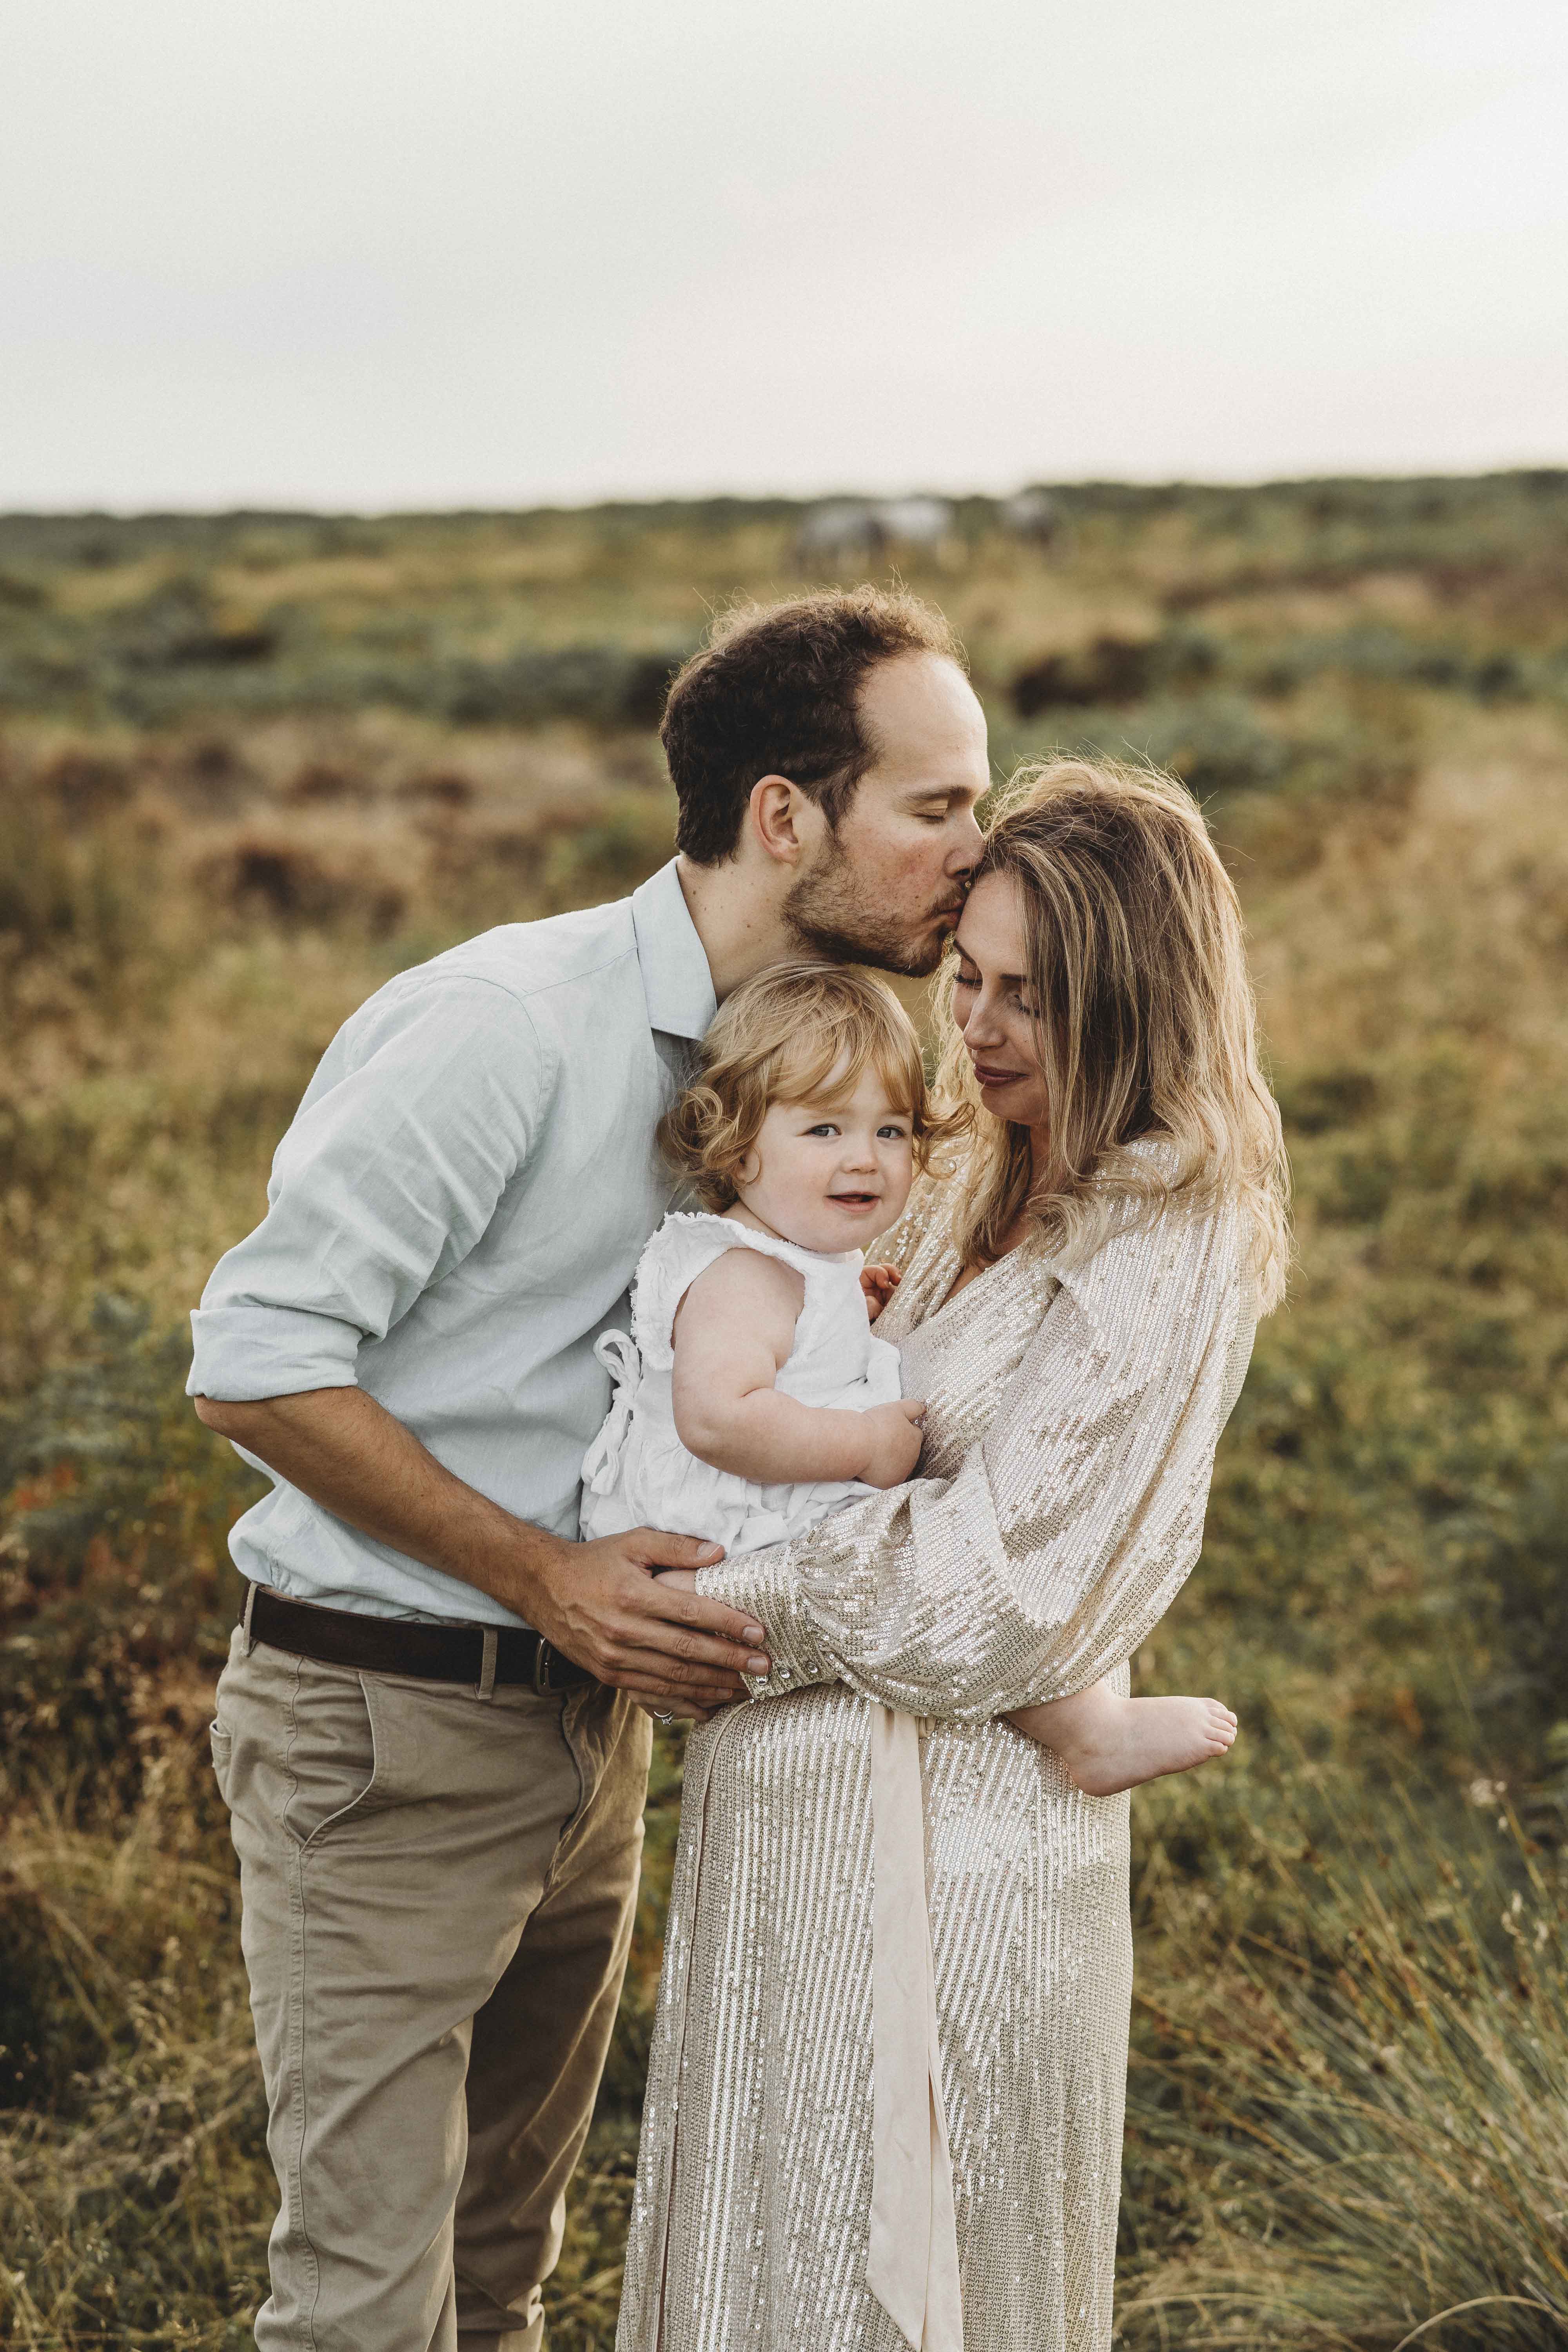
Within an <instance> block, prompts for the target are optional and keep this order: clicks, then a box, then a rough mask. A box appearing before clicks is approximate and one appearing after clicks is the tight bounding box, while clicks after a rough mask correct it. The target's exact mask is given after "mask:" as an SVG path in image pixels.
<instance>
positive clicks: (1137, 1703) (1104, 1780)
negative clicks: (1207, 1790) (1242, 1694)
mask: <svg viewBox="0 0 1568 2352" xmlns="http://www.w3.org/2000/svg"><path fill="white" fill-rule="evenodd" d="M1236 1729H1237V1725H1236V1717H1235V1716H1234V1715H1232V1713H1231V1711H1230V1709H1229V1707H1228V1706H1221V1704H1220V1702H1219V1700H1218V1699H1217V1698H1112V1697H1110V1696H1109V1695H1107V1696H1103V1697H1102V1698H1101V1699H1100V1703H1099V1705H1098V1706H1095V1707H1094V1708H1093V1709H1092V1710H1089V1709H1085V1711H1084V1714H1083V1717H1082V1719H1081V1721H1075V1722H1074V1723H1073V1724H1072V1725H1071V1726H1070V1727H1068V1726H1058V1727H1054V1728H1053V1732H1052V1737H1051V1739H1050V1742H1049V1744H1050V1746H1051V1747H1053V1748H1055V1749H1056V1751H1057V1754H1058V1756H1059V1757H1060V1758H1061V1759H1062V1762H1063V1763H1064V1764H1065V1765H1066V1766H1067V1769H1068V1772H1070V1774H1071V1775H1072V1777H1073V1779H1074V1780H1076V1781H1077V1783H1078V1785H1079V1788H1080V1789H1081V1790H1083V1791H1084V1792H1085V1794H1086V1795H1087V1796H1090V1797H1113V1796H1115V1795H1116V1794H1117V1793H1118V1791H1119V1790H1122V1789H1135V1788H1137V1787H1138V1785H1139V1783H1140V1782H1141V1781H1143V1780H1159V1779H1160V1777H1161V1776H1162V1774H1163V1773H1166V1772H1190V1771H1191V1770H1192V1769H1193V1767H1194V1765H1196V1764H1207V1763H1208V1762H1210V1761H1211V1759H1213V1758H1214V1757H1215V1756H1223V1755H1224V1754H1225V1752H1226V1748H1228V1747H1229V1746H1230V1744H1231V1742H1232V1740H1234V1738H1236Z"/></svg>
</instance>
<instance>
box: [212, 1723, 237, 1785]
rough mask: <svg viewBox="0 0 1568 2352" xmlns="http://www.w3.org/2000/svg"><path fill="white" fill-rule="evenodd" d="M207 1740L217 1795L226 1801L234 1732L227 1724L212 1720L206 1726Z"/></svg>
mask: <svg viewBox="0 0 1568 2352" xmlns="http://www.w3.org/2000/svg"><path fill="white" fill-rule="evenodd" d="M207 1740H208V1744H209V1746H210V1747H211V1748H212V1759H213V1778H214V1780H216V1782H217V1792H218V1795H219V1796H220V1797H221V1798H222V1799H223V1801H224V1803H225V1804H227V1802H228V1768H229V1765H230V1763H231V1761H232V1760H233V1757H234V1734H233V1732H232V1731H231V1730H230V1729H229V1727H228V1726H227V1724H226V1723H220V1722H216V1721H215V1722H213V1723H212V1724H210V1725H209V1726H208V1728H207Z"/></svg>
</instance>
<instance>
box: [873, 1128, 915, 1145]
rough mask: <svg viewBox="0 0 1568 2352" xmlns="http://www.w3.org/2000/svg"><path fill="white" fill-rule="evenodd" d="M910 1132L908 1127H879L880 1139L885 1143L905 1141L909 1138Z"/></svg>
mask: <svg viewBox="0 0 1568 2352" xmlns="http://www.w3.org/2000/svg"><path fill="white" fill-rule="evenodd" d="M909 1132H910V1130H909V1129H908V1128H907V1127H879V1129H877V1135H878V1139H879V1141H880V1142H883V1143H905V1142H907V1141H908V1139H909Z"/></svg>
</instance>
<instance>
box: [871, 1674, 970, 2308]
mask: <svg viewBox="0 0 1568 2352" xmlns="http://www.w3.org/2000/svg"><path fill="white" fill-rule="evenodd" d="M871 1824H872V1834H873V1843H874V1852H875V1860H874V1864H873V1883H872V1909H871V1939H872V1941H871V2035H872V2053H871V2082H872V2149H873V2165H872V2175H871V2246H870V2252H869V2254H868V2258H867V2263H866V2284H867V2285H868V2287H869V2288H870V2290H871V2293H872V2294H874V2295H875V2296H876V2298H877V2300H878V2302H879V2304H880V2305H882V2308H883V2309H884V2311H886V2312H887V2314H888V2316H889V2318H890V2319H891V2320H892V2322H893V2325H894V2326H896V2327H897V2328H898V2329H899V2331H900V2334H901V2335H902V2336H903V2337H904V2339H905V2341H906V2342H907V2343H908V2344H910V2346H912V2347H913V2352H963V2307H962V2305H961V2302H960V2298H959V2289H958V2229H957V2224H956V2222H955V2221H954V2219H953V2210H952V2154H951V2152H950V2150H949V2147H948V2139H947V2116H946V2112H945V2110H944V2108H943V2106H942V2069H941V2059H940V2054H939V2052H938V2048H937V2034H936V1974H935V1970H934V1968H933V1966H932V1962H931V1918H930V1915H929V1913H928V1912H927V1909H926V1854H925V1807H924V1801H923V1797H922V1794H921V1739H920V1730H919V1727H918V1726H917V1724H916V1721H915V1718H914V1717H913V1716H912V1715H902V1714H900V1713H899V1712H898V1711H897V1710H896V1709H894V1708H893V1707H890V1706H876V1705H873V1706H872V1708H871Z"/></svg>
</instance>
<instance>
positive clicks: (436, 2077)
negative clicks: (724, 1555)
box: [213, 1629, 650, 2352]
mask: <svg viewBox="0 0 1568 2352" xmlns="http://www.w3.org/2000/svg"><path fill="white" fill-rule="evenodd" d="M649 1736H650V1735H649V1726H648V1723H647V1717H645V1716H643V1715H642V1714H641V1713H640V1712H639V1710H638V1709H637V1708H636V1707H634V1706H632V1705H631V1704H630V1703H629V1701H627V1700H626V1699H625V1698H623V1697H620V1696H617V1695H616V1693H614V1692H610V1691H605V1690H602V1689H600V1688H599V1687H598V1686H597V1685H590V1686H588V1687H586V1688H584V1689H580V1690H574V1691H569V1692H566V1693H565V1694H563V1695H562V1694H557V1695H555V1696H538V1695H536V1694H535V1693H534V1692H532V1691H531V1690H516V1689H502V1690H497V1691H494V1692H492V1693H491V1694H490V1695H489V1697H481V1696H480V1695H479V1692H478V1690H477V1689H474V1688H471V1687H468V1686H463V1685H455V1684H447V1683H421V1682H415V1681H412V1680H410V1679H408V1678H406V1677H405V1676H402V1675H372V1674H359V1673H355V1672H353V1671H352V1670H351V1669H349V1668H346V1667H341V1666H328V1665H321V1664H317V1663H315V1662H314V1661H313V1660H310V1659H307V1658H296V1657H293V1656H290V1655H289V1654H287V1653H286V1652H284V1651H280V1650H274V1649H270V1648H268V1646H267V1645H266V1644H265V1643H255V1644H254V1645H251V1644H250V1643H248V1642H247V1636H246V1634H245V1633H244V1631H243V1629H239V1630H237V1632H236V1633H235V1636H234V1642H233V1644H232V1646H231V1649H230V1652H229V1660H228V1664H227V1665H226V1667H225V1669H224V1672H223V1675H222V1677H221V1679H220V1681H219V1683H218V1695H217V1720H216V1723H215V1724H214V1726H213V1759H214V1764H215V1767H216V1773H217V1779H218V1785H219V1788H220V1790H222V1793H223V1797H224V1800H225V1802H226V1804H227V1806H228V1808H229V1812H230V1816H231V1822H232V1827H233V1833H234V1843H235V1847H236V1850H237V1853H238V1855H239V1862H240V1886H241V1895H242V1899H243V1924H242V1929H241V1939H242V1943H243V1947H244V1951H245V1961H246V1967H247V1970H248V1972H249V1977H250V2000H251V2010H252V2013H253V2015H254V2017H255V2020H256V2036H257V2042H258V2047H259V2049H260V2053H261V2066H262V2073H263V2075H264V2077H265V2080H266V2085H267V2100H268V2150H269V2152H270V2154H271V2158H272V2162H273V2167H274V2168H275V2170H276V2172H277V2175H278V2181H279V2190H280V2192H281V2200H282V2201H281V2207H280V2210H279V2215H278V2219H277V2221H276V2223H275V2225H274V2227H273V2231H272V2237H271V2242H270V2246H269V2249H268V2261H269V2266H270V2271H271V2285H272V2292H271V2294H270V2296H269V2297H268V2301H267V2302H266V2303H265V2304H264V2305H263V2306H262V2308H261V2311H260V2312H259V2314H258V2317H257V2323H256V2340H257V2343H258V2346H259V2347H262V2352H281V2347H285V2346H287V2347H291V2352H293V2347H308V2352H458V2346H459V2344H460V2346H461V2352H538V2347H540V2346H541V2345H542V2342H543V2333H544V2323H543V2317H542V2307H541V2302H540V2287H541V2284H542V2281H543V2280H544V2279H545V2278H546V2277H547V2276H548V2274H549V2273H550V2271H551V2270H552V2268H553V2266H554V2264H555V2262H556V2259H557V2256H558V2255H559V2253H560V2250H561V2235H562V2227H563V2213H564V2195H565V2188H566V2183H567V2180H568V2178H569V2177H570V2175H571V2172H572V2169H573V2167H574V2165H575V2163H576V2161H577V2158H578V2156H579V2154H580V2153H581V2151H582V2147H583V2141H584V2137H585V2135H586V2132H587V2128H588V2121H589V2117H590V2116H591V2114H592V2111H593V2105H594V2097H595V2091H596V2090H597V2087H598V2082H599V2075H600V2072H601V2070H602V2068H603V2065H604V2061H605V2051H606V2049H607V2047H608V2043H609V2038H610V2029H611V2026H612V2024H613V2022H614V2019H615V2013H616V2000H617V1999H618V1997H619V1993H620V1987H621V1979H622V1976H623V1974H624V1972H625V1969H626V1951H627V1948H628V1945H629V1943H630V1938H631V1923H632V1913H633V1907H634V1903H635V1897H636V1890H637V1861H638V1855H639V1853H640V1850H641V1843H642V1809H643V1801H644V1795H645V1791H646V1787H647V1762H648V1743H649Z"/></svg>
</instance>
